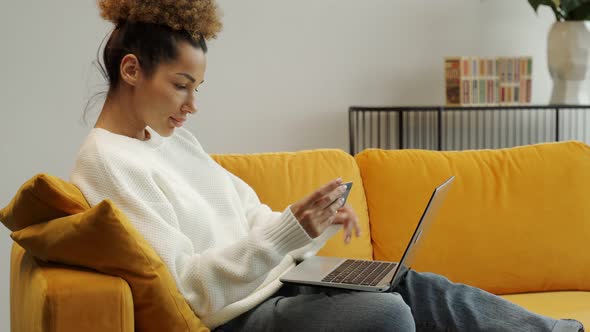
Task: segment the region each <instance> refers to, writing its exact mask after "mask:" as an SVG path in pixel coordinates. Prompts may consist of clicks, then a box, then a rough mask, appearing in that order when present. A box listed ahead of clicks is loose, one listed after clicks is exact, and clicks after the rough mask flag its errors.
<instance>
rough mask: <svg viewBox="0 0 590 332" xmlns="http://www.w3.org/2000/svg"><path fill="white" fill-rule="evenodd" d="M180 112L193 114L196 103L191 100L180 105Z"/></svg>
mask: <svg viewBox="0 0 590 332" xmlns="http://www.w3.org/2000/svg"><path fill="white" fill-rule="evenodd" d="M182 111H183V112H187V113H190V114H194V113H196V112H197V101H196V100H195V99H194V98H193V99H192V100H190V101H188V102H186V103H185V104H184V105H182Z"/></svg>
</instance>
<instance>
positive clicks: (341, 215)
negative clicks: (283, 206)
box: [291, 178, 360, 243]
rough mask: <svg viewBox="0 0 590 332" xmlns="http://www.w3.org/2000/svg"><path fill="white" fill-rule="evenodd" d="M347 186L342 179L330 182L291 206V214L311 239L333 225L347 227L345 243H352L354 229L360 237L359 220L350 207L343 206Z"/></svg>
mask: <svg viewBox="0 0 590 332" xmlns="http://www.w3.org/2000/svg"><path fill="white" fill-rule="evenodd" d="M344 191H346V186H345V185H342V179H340V178H338V179H336V180H333V181H330V182H329V183H327V184H325V185H323V186H322V187H320V188H319V189H318V190H316V191H314V192H313V193H311V194H310V195H309V196H307V197H305V198H303V199H302V200H300V201H298V202H296V203H293V204H292V205H291V212H292V213H293V215H294V216H295V218H296V219H297V220H298V221H299V223H300V224H301V226H302V227H303V229H304V230H305V231H306V232H307V234H308V235H309V236H310V237H311V238H316V237H318V236H319V235H320V234H322V233H323V232H324V230H325V229H326V228H327V227H328V226H330V225H331V224H333V223H338V224H342V225H344V227H345V241H346V242H347V243H348V241H350V235H351V233H352V229H353V228H354V229H355V230H356V235H357V236H359V234H360V228H359V226H358V218H357V217H356V214H355V213H354V211H353V210H352V208H351V207H350V206H349V205H346V206H342V203H343V201H342V199H341V198H340V197H341V196H342V194H343V193H344Z"/></svg>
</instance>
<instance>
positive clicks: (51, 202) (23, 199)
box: [0, 174, 90, 232]
mask: <svg viewBox="0 0 590 332" xmlns="http://www.w3.org/2000/svg"><path fill="white" fill-rule="evenodd" d="M88 208H90V205H88V203H87V202H86V199H85V198H84V195H82V193H81V192H80V190H79V189H78V188H77V187H76V186H74V185H73V184H71V183H69V182H66V181H63V180H61V179H60V178H57V177H55V176H51V175H47V174H37V175H35V176H34V177H33V178H31V179H30V180H29V181H27V182H25V183H24V184H23V185H22V186H21V187H20V189H19V190H18V192H17V193H16V195H15V196H14V198H13V199H12V201H10V203H9V204H8V205H7V206H6V207H5V208H3V209H2V210H0V221H2V223H3V224H4V225H5V226H6V227H8V229H10V230H11V231H13V232H14V231H18V230H20V229H23V228H25V227H27V226H30V225H34V224H37V223H40V222H44V221H47V220H52V219H56V218H61V217H65V216H69V215H71V214H76V213H79V212H82V211H84V210H87V209H88Z"/></svg>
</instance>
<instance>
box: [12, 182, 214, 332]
mask: <svg viewBox="0 0 590 332" xmlns="http://www.w3.org/2000/svg"><path fill="white" fill-rule="evenodd" d="M34 179H35V178H34ZM46 180H48V181H51V182H52V183H53V184H55V183H59V182H60V181H61V182H63V183H62V184H61V185H59V186H51V185H49V184H42V185H39V184H40V182H42V181H46ZM29 182H31V183H34V184H35V185H33V186H27V185H26V184H25V185H24V186H23V187H22V188H21V190H20V191H19V192H18V193H17V194H16V196H17V197H19V199H15V200H13V202H12V203H11V206H10V209H9V208H8V207H7V208H5V209H3V211H5V213H4V214H3V217H5V218H7V220H12V225H21V226H22V225H24V224H26V223H30V222H33V221H42V220H44V221H45V222H40V223H37V224H34V225H31V226H28V227H25V228H22V229H20V230H18V231H15V232H13V233H12V234H11V237H12V238H13V239H14V241H16V242H17V243H18V244H19V245H20V246H22V247H23V248H24V249H25V250H26V251H27V252H28V253H30V254H31V255H33V256H35V257H37V258H40V259H42V260H47V261H53V262H59V263H63V264H69V265H77V266H82V267H86V268H91V269H94V270H96V271H99V272H101V273H105V274H110V275H114V276H118V277H121V278H123V279H124V280H125V281H127V283H128V284H129V286H130V288H131V292H132V294H133V303H134V318H135V326H136V328H137V329H138V330H140V331H208V329H207V328H206V327H205V326H204V325H203V324H202V323H201V321H200V320H199V318H198V317H197V316H196V315H195V314H194V312H193V311H192V310H191V308H190V306H189V305H188V303H187V302H186V300H185V299H184V297H183V296H182V294H180V292H179V291H178V289H177V288H176V283H175V281H174V279H173V278H172V276H171V275H170V273H169V272H168V270H167V268H166V266H165V265H164V263H163V262H162V260H161V259H160V257H159V256H158V255H157V254H156V252H155V251H154V250H153V249H152V248H151V246H150V245H149V244H148V243H147V242H146V241H145V239H143V237H142V236H141V235H140V234H139V233H138V232H137V231H136V230H135V228H134V227H133V225H131V223H130V222H129V220H128V219H127V217H126V216H125V215H124V214H123V213H122V212H121V211H120V210H118V209H117V208H116V207H115V206H114V205H113V204H112V202H111V201H110V200H105V201H103V202H101V203H100V204H98V205H96V206H94V207H92V208H88V209H86V210H84V211H83V212H80V213H76V214H73V215H67V216H65V217H61V218H57V219H53V220H51V217H52V216H53V213H54V211H60V210H64V208H63V207H64V206H70V205H74V203H73V202H70V201H68V200H70V199H71V200H74V201H76V202H79V201H81V200H83V199H84V196H83V195H82V193H81V192H80V191H79V190H78V189H77V188H76V187H75V186H68V184H67V183H66V182H65V181H63V180H61V179H59V178H56V177H51V176H47V175H43V176H37V177H36V179H35V180H31V181H29ZM29 182H28V183H29ZM49 187H52V188H58V189H59V188H66V190H69V191H67V192H66V191H61V190H54V191H47V190H45V188H49ZM36 188H43V191H42V192H37V191H36ZM22 190H28V191H30V192H29V193H27V194H23V193H22ZM51 195H55V196H60V197H53V196H51ZM39 200H43V202H41V203H40V202H39ZM56 202H58V203H59V204H63V205H58V206H53V205H52V204H58V203H56ZM39 206H41V207H42V208H40V209H38V210H35V208H37V207H39ZM27 208H29V209H31V211H29V212H28V213H20V214H11V212H14V211H25V210H27ZM6 211H8V212H6ZM64 213H65V212H64ZM21 216H24V217H23V220H21V219H20V217H21ZM48 220H49V221H48ZM90 286H91V285H89V287H90Z"/></svg>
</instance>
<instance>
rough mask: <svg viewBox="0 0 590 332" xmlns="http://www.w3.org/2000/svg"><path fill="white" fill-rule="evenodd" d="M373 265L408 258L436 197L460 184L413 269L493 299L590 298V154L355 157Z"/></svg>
mask: <svg viewBox="0 0 590 332" xmlns="http://www.w3.org/2000/svg"><path fill="white" fill-rule="evenodd" d="M356 160H357V162H358V165H359V168H360V170H361V174H362V177H363V183H364V185H365V193H366V195H367V204H368V206H369V217H370V218H371V233H372V239H373V249H374V254H375V259H379V260H389V261H397V260H399V259H400V257H401V255H402V253H403V250H404V249H405V247H406V245H407V243H408V241H409V239H410V237H411V235H412V232H413V231H414V229H415V227H416V223H417V222H418V220H419V219H420V215H421V214H422V211H423V209H424V207H425V205H426V203H427V202H428V199H429V197H430V195H431V193H432V190H433V189H434V188H435V187H436V186H437V185H439V184H441V183H442V182H443V181H444V180H446V179H447V178H448V177H449V176H451V175H455V177H456V179H455V181H454V182H453V185H452V187H451V188H450V190H449V192H448V195H447V198H446V200H445V202H444V203H443V205H442V207H441V209H440V211H439V214H438V217H437V219H436V220H435V221H434V223H433V224H432V227H431V229H430V230H429V231H428V232H427V233H426V234H425V235H424V236H422V241H421V242H422V243H421V247H420V248H419V251H418V252H417V254H416V260H415V262H414V264H413V266H412V267H413V268H414V269H416V270H420V271H430V272H435V273H439V274H442V275H445V276H447V277H448V278H449V279H451V280H452V281H455V282H462V283H466V284H470V285H473V286H477V287H479V288H483V289H485V290H487V291H490V292H492V293H495V294H515V293H529V292H542V291H561V290H590V251H589V250H588V243H589V242H590V204H588V202H589V201H588V188H590V172H589V170H590V146H588V145H585V144H583V143H581V142H576V141H569V142H558V143H544V144H535V145H529V146H522V147H515V148H508V149H499V150H474V151H444V152H440V151H426V150H392V151H386V150H378V149H372V150H365V151H364V152H361V153H360V154H358V155H357V156H356Z"/></svg>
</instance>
